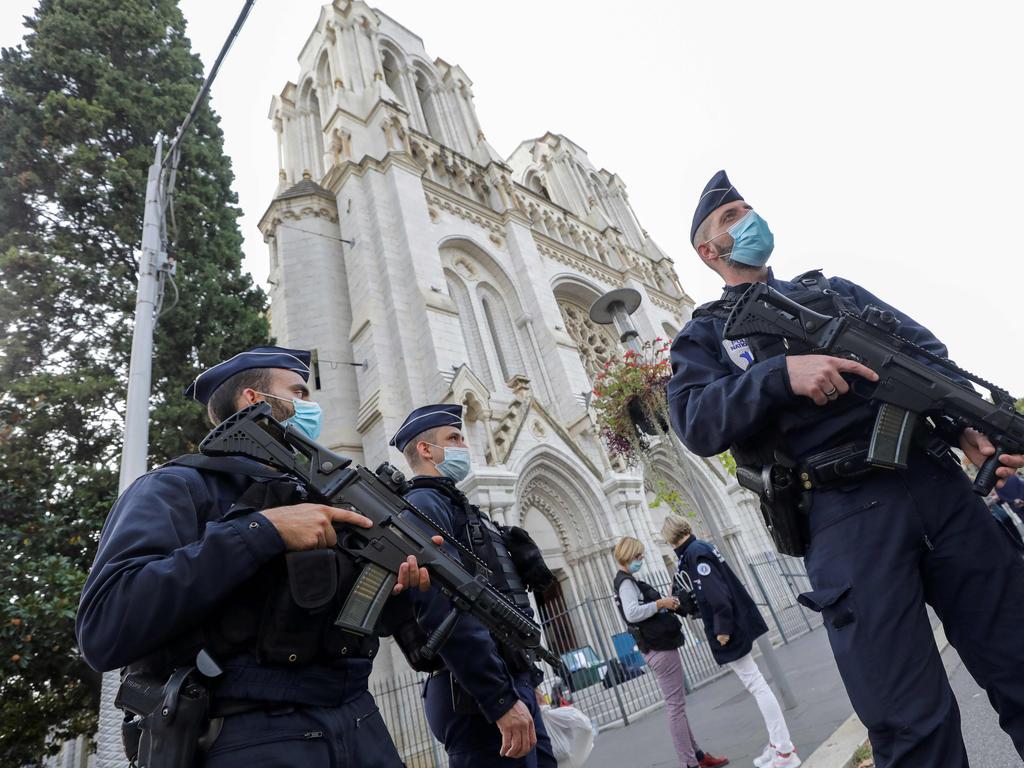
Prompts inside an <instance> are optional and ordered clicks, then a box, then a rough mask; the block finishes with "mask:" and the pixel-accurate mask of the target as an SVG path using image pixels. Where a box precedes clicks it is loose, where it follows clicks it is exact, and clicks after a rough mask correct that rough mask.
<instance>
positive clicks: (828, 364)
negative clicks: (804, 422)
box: [786, 355, 878, 405]
mask: <svg viewBox="0 0 1024 768" xmlns="http://www.w3.org/2000/svg"><path fill="white" fill-rule="evenodd" d="M786 373H787V375H788V376H789V388H790V389H791V390H792V391H793V394H794V395H803V396H804V397H809V398H811V400H813V401H814V403H815V405H827V404H828V403H829V402H831V401H832V400H835V399H836V398H838V397H839V396H840V395H845V394H846V393H847V392H849V391H850V385H849V384H847V383H846V380H845V379H844V378H843V374H844V373H853V374H856V375H857V376H861V377H863V378H865V379H867V380H868V381H878V374H877V373H875V372H874V371H872V370H871V369H870V368H868V367H867V366H864V365H861V364H860V363H855V362H854V361H853V360H847V359H845V358H842V357H831V356H830V355H790V356H789V357H787V358H786Z"/></svg>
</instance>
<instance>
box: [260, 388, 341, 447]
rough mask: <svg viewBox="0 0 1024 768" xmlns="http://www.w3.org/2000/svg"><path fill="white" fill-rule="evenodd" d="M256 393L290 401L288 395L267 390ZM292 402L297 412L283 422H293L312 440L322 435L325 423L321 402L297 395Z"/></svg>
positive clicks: (292, 423) (287, 423)
mask: <svg viewBox="0 0 1024 768" xmlns="http://www.w3.org/2000/svg"><path fill="white" fill-rule="evenodd" d="M256 394H258V395H263V396H264V397H272V398H274V399H275V400H284V401H285V402H288V398H286V397H278V396H277V395H269V394H267V393H266V392H257V393H256ZM291 402H292V407H293V408H295V413H294V415H292V416H291V417H289V418H287V419H285V420H284V421H282V422H281V423H282V424H284V425H285V426H288V425H289V424H291V425H292V426H293V427H295V428H296V429H297V430H299V432H301V433H302V434H304V435H305V436H306V437H308V438H309V439H310V440H316V439H317V438H318V437H320V430H321V428H322V427H323V425H324V414H323V411H322V410H321V408H320V403H313V402H310V401H309V400H299V398H297V397H293V398H292V401H291Z"/></svg>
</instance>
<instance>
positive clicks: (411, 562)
mask: <svg viewBox="0 0 1024 768" xmlns="http://www.w3.org/2000/svg"><path fill="white" fill-rule="evenodd" d="M430 540H431V541H432V542H434V543H435V544H437V545H438V546H441V544H443V543H444V539H442V538H441V537H440V536H431V537H430ZM407 589H419V591H420V592H426V591H427V590H428V589H430V573H429V572H428V571H427V569H426V568H418V567H417V563H416V555H409V556H408V557H407V558H406V559H405V562H404V563H402V565H401V566H400V567H399V569H398V582H397V583H396V584H395V587H394V589H392V590H391V594H392V595H400V594H401V593H402V592H404V591H405V590H407Z"/></svg>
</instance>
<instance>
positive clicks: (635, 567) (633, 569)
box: [628, 560, 644, 573]
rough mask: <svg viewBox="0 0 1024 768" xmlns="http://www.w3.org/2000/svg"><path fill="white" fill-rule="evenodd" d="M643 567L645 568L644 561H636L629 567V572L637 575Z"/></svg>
mask: <svg viewBox="0 0 1024 768" xmlns="http://www.w3.org/2000/svg"><path fill="white" fill-rule="evenodd" d="M643 566H644V561H643V560H634V561H633V562H631V563H630V564H629V566H628V567H629V572H630V573H636V572H637V571H639V570H640V569H641V568H643Z"/></svg>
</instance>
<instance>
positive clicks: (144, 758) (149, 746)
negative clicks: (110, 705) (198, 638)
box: [114, 667, 210, 768]
mask: <svg viewBox="0 0 1024 768" xmlns="http://www.w3.org/2000/svg"><path fill="white" fill-rule="evenodd" d="M114 706H116V707H117V708H118V709H120V710H122V711H123V712H124V723H123V724H122V726H121V736H122V740H123V742H124V748H125V756H126V757H127V758H128V760H129V763H130V764H131V765H132V766H135V768H192V767H193V766H194V765H195V760H196V754H197V752H198V750H199V748H200V740H201V739H202V737H203V736H204V735H205V734H206V732H207V730H208V728H209V719H208V717H207V714H208V711H209V706H210V697H209V692H208V691H207V689H206V686H205V685H204V684H203V683H202V682H200V680H199V676H198V675H197V674H196V671H195V668H194V667H187V668H180V669H176V670H175V671H174V673H173V674H172V675H171V677H170V679H169V680H166V681H164V680H161V679H159V678H157V677H154V676H153V675H150V674H147V673H144V672H128V673H127V674H125V675H124V676H123V678H122V680H121V687H120V688H119V689H118V691H117V698H116V699H115V700H114Z"/></svg>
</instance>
